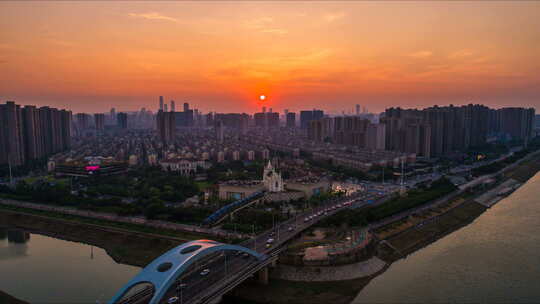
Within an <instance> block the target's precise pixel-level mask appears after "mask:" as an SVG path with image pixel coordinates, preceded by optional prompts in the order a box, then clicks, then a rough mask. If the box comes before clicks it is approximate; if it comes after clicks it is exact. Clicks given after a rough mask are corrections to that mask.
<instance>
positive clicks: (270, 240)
mask: <svg viewBox="0 0 540 304" xmlns="http://www.w3.org/2000/svg"><path fill="white" fill-rule="evenodd" d="M273 242H274V239H273V238H269V239H268V240H266V243H267V244H272V243H273Z"/></svg>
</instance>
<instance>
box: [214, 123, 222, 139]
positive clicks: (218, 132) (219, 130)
mask: <svg viewBox="0 0 540 304" xmlns="http://www.w3.org/2000/svg"><path fill="white" fill-rule="evenodd" d="M214 130H215V132H216V140H217V141H218V142H220V143H222V142H223V140H224V132H225V131H224V126H223V122H222V121H221V120H216V122H215V126H214Z"/></svg>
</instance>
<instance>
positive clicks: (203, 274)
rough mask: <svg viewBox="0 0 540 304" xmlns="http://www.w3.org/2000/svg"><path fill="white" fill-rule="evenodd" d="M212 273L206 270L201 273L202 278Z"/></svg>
mask: <svg viewBox="0 0 540 304" xmlns="http://www.w3.org/2000/svg"><path fill="white" fill-rule="evenodd" d="M209 273H210V269H208V268H206V269H205V270H203V271H201V275H202V276H205V275H208V274H209Z"/></svg>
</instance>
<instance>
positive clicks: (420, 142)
mask: <svg viewBox="0 0 540 304" xmlns="http://www.w3.org/2000/svg"><path fill="white" fill-rule="evenodd" d="M534 117H535V111H534V109H532V108H531V109H525V108H502V109H497V110H496V109H490V108H488V107H486V106H483V105H472V104H469V105H466V106H459V107H455V106H452V105H450V106H447V107H438V106H434V107H430V108H426V109H423V110H418V109H401V108H390V109H387V110H386V111H385V112H384V113H383V114H382V115H381V117H380V123H374V122H372V121H370V120H368V119H365V118H364V117H361V116H342V117H339V116H338V117H324V118H321V119H318V120H313V121H311V122H310V123H309V128H308V138H309V139H311V140H314V141H317V142H331V143H334V144H340V145H352V146H358V147H360V148H367V149H372V150H388V151H398V152H406V153H416V154H417V155H419V156H424V157H428V158H429V157H438V156H443V155H449V154H451V153H453V152H459V151H464V150H466V149H468V148H470V147H476V146H481V145H484V144H486V143H487V142H489V141H490V140H502V141H506V140H520V141H525V142H526V141H527V140H529V139H530V138H531V137H532V136H533V129H534Z"/></svg>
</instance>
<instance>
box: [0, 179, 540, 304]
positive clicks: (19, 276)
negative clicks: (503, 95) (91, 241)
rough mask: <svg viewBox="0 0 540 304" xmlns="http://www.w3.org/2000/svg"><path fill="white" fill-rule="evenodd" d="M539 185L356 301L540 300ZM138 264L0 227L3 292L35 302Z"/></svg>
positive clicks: (109, 282)
mask: <svg viewBox="0 0 540 304" xmlns="http://www.w3.org/2000/svg"><path fill="white" fill-rule="evenodd" d="M539 189H540V174H537V175H536V176H535V177H533V178H532V179H531V180H529V181H528V182H527V183H526V184H525V185H524V186H523V187H521V188H520V189H518V190H517V191H516V192H514V193H513V194H512V195H510V196H509V197H507V198H505V199H503V200H501V201H500V202H499V203H498V204H497V205H495V206H494V207H492V208H491V209H489V210H488V211H486V212H485V213H484V214H482V215H481V216H480V217H479V218H477V219H476V220H475V221H474V222H473V223H471V224H470V225H468V226H466V227H464V228H462V229H460V230H458V231H456V232H454V233H452V234H450V235H448V236H446V237H444V238H442V239H441V240H438V241H437V242H435V243H433V244H431V245H429V246H428V247H426V248H424V249H421V250H419V251H417V252H415V253H413V254H411V255H409V256H408V257H407V258H405V259H402V260H399V261H397V262H395V263H394V264H392V265H391V266H390V267H389V269H388V270H386V271H385V272H384V273H382V274H381V275H380V276H378V277H376V278H375V279H373V280H372V281H371V282H370V283H369V284H368V286H366V288H364V289H363V290H362V291H361V292H360V293H359V294H358V296H357V297H356V299H355V300H354V301H353V303H354V304H357V303H398V302H399V303H403V302H407V303H450V302H453V303H463V302H469V303H470V302H483V303H495V302H497V303H500V302H512V303H518V302H521V303H525V302H527V303H531V302H540V288H538V287H537V286H538V284H539V283H538V282H540V271H538V265H540V195H539V193H540V190H539ZM0 224H1V223H0ZM139 270H140V268H138V267H133V266H129V265H123V264H118V263H116V262H115V261H114V260H113V259H112V258H111V257H110V256H109V255H108V254H107V253H106V252H105V251H104V250H103V249H100V248H97V247H92V246H90V245H86V244H82V243H76V242H69V241H64V240H60V239H56V238H52V237H48V236H43V235H39V234H31V233H28V232H25V231H22V230H17V229H12V228H9V227H8V228H7V229H6V228H1V227H0V273H1V275H0V290H2V291H4V292H7V293H8V294H10V295H12V296H14V297H17V298H19V299H22V300H25V301H28V302H30V303H45V302H47V303H97V302H99V303H104V302H106V301H107V300H109V299H110V298H111V297H112V296H113V295H114V294H115V292H116V291H117V290H118V289H119V288H120V287H122V286H123V285H124V284H125V283H126V282H127V281H129V279H131V278H132V277H133V276H134V275H136V274H137V273H138V271H139Z"/></svg>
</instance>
